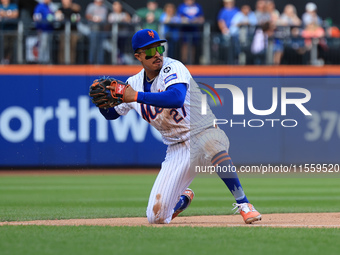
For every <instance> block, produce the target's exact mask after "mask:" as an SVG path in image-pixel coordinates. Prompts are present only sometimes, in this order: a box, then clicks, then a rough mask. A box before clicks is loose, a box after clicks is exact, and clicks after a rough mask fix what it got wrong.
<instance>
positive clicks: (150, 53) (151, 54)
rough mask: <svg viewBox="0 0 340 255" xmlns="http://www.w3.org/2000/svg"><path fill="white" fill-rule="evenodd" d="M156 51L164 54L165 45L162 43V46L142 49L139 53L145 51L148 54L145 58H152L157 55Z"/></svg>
mask: <svg viewBox="0 0 340 255" xmlns="http://www.w3.org/2000/svg"><path fill="white" fill-rule="evenodd" d="M156 51H157V52H158V53H159V55H161V56H163V53H164V51H165V48H164V46H163V45H161V46H157V47H153V48H150V49H146V50H141V51H140V52H138V53H141V52H144V53H145V55H146V56H145V59H151V58H153V57H154V56H155V55H156Z"/></svg>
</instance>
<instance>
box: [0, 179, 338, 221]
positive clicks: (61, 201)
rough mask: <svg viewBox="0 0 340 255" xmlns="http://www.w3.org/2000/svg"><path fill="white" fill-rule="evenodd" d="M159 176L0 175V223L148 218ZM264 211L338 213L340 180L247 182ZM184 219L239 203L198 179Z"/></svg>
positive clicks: (221, 188) (227, 210)
mask: <svg viewBox="0 0 340 255" xmlns="http://www.w3.org/2000/svg"><path fill="white" fill-rule="evenodd" d="M155 178H156V175H150V174H149V175H135V176H134V175H79V176H65V175H64V176H7V177H5V176H1V177H0V221H15V220H35V219H67V218H98V217H99V218H107V217H133V216H141V217H144V216H145V210H146V206H147V203H148V196H149V192H150V190H151V187H152V184H153V182H154V180H155ZM241 181H242V184H243V187H244V189H245V191H246V194H247V196H248V198H249V199H250V201H251V202H253V203H254V204H255V206H256V208H257V209H258V210H259V211H261V212H262V213H279V212H281V213H286V212H338V211H340V203H338V202H337V201H339V198H340V185H339V179H338V178H334V179H326V178H321V179H316V178H305V179H302V178H297V179H293V178H263V179H261V178H242V180H241ZM190 187H191V188H193V189H194V191H195V194H196V197H195V200H194V202H193V203H192V205H191V206H190V208H189V209H188V210H186V211H185V212H184V213H183V215H209V214H215V215H221V214H231V213H232V211H231V208H232V205H231V204H232V203H233V202H234V199H233V197H232V195H231V194H230V193H229V191H228V189H227V188H226V187H225V186H224V184H223V182H222V181H220V180H219V179H217V178H196V179H195V180H194V181H193V183H192V185H191V186H190Z"/></svg>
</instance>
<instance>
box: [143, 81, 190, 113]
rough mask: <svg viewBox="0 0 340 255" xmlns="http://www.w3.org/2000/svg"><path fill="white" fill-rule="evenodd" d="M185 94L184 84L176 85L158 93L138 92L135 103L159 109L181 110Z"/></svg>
mask: <svg viewBox="0 0 340 255" xmlns="http://www.w3.org/2000/svg"><path fill="white" fill-rule="evenodd" d="M186 93H187V85H186V84H185V83H176V84H174V85H171V86H169V87H168V88H167V90H166V91H163V92H160V93H152V92H138V97H137V102H138V103H142V104H148V105H152V106H156V107H161V108H181V107H182V106H183V104H184V100H185V96H186Z"/></svg>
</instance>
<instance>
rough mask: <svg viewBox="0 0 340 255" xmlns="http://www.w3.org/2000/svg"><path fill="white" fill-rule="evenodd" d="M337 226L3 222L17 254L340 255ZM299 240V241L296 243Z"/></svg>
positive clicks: (0, 232)
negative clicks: (251, 226)
mask: <svg viewBox="0 0 340 255" xmlns="http://www.w3.org/2000/svg"><path fill="white" fill-rule="evenodd" d="M339 238H340V231H338V230H336V229H287V228H286V229H279V228H242V227H239V228H201V227H196V228H191V227H179V228H153V227H89V226H80V227H70V226H62V227H51V226H21V227H14V226H3V227H0V240H1V241H0V250H1V254H2V255H7V254H8V255H10V254H11V255H12V254H25V255H30V254H32V255H36V254H63V255H67V254H72V255H74V254H82V255H86V254H101V255H102V254H115V255H118V254H124V255H125V254H164V255H168V254H169V255H170V254H171V255H172V254H195V255H200V254H202V255H204V254H277V255H280V254H282V255H287V254H290V255H293V254H301V253H304V254H309V255H312V254H338V251H339V250H338V245H337V243H338V240H339ZM292 244H298V245H292Z"/></svg>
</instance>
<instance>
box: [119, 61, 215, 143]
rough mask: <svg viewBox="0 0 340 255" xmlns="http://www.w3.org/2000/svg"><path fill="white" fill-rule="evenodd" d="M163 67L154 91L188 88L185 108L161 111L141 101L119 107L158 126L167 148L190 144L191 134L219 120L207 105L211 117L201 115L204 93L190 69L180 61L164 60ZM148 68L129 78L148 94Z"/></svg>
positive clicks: (132, 85) (133, 84)
mask: <svg viewBox="0 0 340 255" xmlns="http://www.w3.org/2000/svg"><path fill="white" fill-rule="evenodd" d="M163 61H164V62H163V67H162V69H161V70H160V72H159V75H158V76H157V77H156V78H155V80H154V81H153V83H152V85H151V88H150V91H151V92H154V93H157V92H162V91H165V90H166V89H167V87H169V86H170V85H173V84H176V83H185V84H187V86H188V90H187V93H186V97H185V101H184V105H183V107H182V108H177V109H174V108H172V109H170V108H159V107H154V106H150V105H145V104H140V103H137V102H132V103H122V104H120V105H118V106H116V107H115V110H116V111H117V113H118V114H120V115H126V114H127V113H128V112H129V111H130V110H131V109H135V110H136V111H137V112H138V114H139V115H140V116H142V117H143V118H144V119H145V120H146V121H147V122H149V123H150V124H151V125H152V126H154V127H155V128H156V129H157V130H158V131H159V132H160V133H161V135H162V138H163V142H164V143H165V144H167V145H170V144H175V143H179V142H183V141H186V140H188V139H189V138H190V135H195V134H197V133H200V132H201V131H203V130H205V129H207V128H208V127H211V126H212V125H213V120H214V119H215V118H216V117H215V116H214V114H213V113H212V112H211V110H210V108H209V106H207V114H206V115H203V116H202V115H201V95H202V93H201V91H200V90H199V89H198V85H197V84H196V82H195V81H194V80H193V78H192V76H191V74H190V72H189V70H188V69H187V68H186V67H185V66H184V65H183V64H182V63H181V62H179V61H177V60H174V59H171V58H168V57H164V58H163ZM143 82H144V69H143V70H141V71H140V72H139V73H137V74H136V75H134V76H131V77H130V78H128V80H127V83H128V84H130V86H131V87H132V88H133V89H134V90H136V91H144V85H143Z"/></svg>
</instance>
